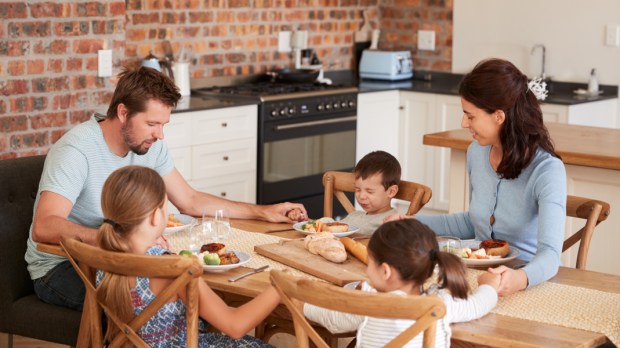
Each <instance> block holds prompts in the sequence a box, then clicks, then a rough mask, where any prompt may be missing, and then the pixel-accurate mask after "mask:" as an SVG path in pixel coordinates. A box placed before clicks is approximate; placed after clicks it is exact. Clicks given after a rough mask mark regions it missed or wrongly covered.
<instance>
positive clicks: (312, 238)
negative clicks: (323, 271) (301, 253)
mask: <svg viewBox="0 0 620 348" xmlns="http://www.w3.org/2000/svg"><path fill="white" fill-rule="evenodd" d="M304 247H305V248H306V249H308V251H310V252H311V253H312V254H315V255H320V256H322V257H323V258H325V259H326V260H328V261H331V262H335V263H342V262H344V261H345V260H346V259H347V252H346V250H345V249H344V245H342V243H341V242H340V241H339V240H338V239H336V238H335V237H334V235H333V234H331V233H329V232H321V233H317V234H312V235H309V236H306V238H305V239H304Z"/></svg>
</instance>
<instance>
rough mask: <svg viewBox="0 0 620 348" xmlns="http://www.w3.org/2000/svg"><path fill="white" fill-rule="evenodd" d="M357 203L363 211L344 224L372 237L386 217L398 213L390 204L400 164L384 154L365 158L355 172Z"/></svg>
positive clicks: (372, 153) (395, 191)
mask: <svg viewBox="0 0 620 348" xmlns="http://www.w3.org/2000/svg"><path fill="white" fill-rule="evenodd" d="M353 175H355V200H356V201H357V203H359V205H361V206H362V209H364V211H354V212H352V213H350V214H349V215H347V216H346V217H345V218H344V219H342V222H345V223H348V224H352V225H355V226H358V227H359V228H360V233H364V234H368V235H370V234H372V233H373V232H374V231H375V230H376V229H377V228H378V227H379V226H380V225H381V224H382V223H383V219H384V218H385V217H388V216H390V215H392V214H398V212H397V210H396V209H393V208H392V206H391V205H390V203H391V201H392V198H394V196H396V193H397V192H398V184H399V183H400V164H399V163H398V160H397V159H396V158H395V157H394V156H392V155H390V154H389V153H387V152H385V151H373V152H371V153H369V154H367V155H366V156H364V157H363V158H362V159H361V160H360V161H359V162H358V163H357V165H356V166H355V168H354V169H353Z"/></svg>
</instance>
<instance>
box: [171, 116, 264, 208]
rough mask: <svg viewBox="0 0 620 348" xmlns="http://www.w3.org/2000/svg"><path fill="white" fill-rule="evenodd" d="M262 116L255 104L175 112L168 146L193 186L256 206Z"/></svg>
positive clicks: (199, 189) (175, 161)
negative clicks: (257, 158) (259, 136)
mask: <svg viewBox="0 0 620 348" xmlns="http://www.w3.org/2000/svg"><path fill="white" fill-rule="evenodd" d="M257 115H258V112H257V109H256V106H255V105H249V106H239V107H231V108H222V109H211V110H200V111H188V112H180V113H174V114H172V116H171V117H170V123H169V124H167V125H166V127H165V128H164V134H165V142H166V144H167V145H168V149H169V151H170V155H171V156H172V159H173V160H174V163H175V166H176V168H177V169H178V170H179V172H180V173H181V174H182V175H183V177H184V178H185V179H186V180H187V181H188V183H189V184H190V185H191V186H192V187H193V188H195V189H197V190H198V191H202V192H207V193H211V194H214V195H217V196H220V197H225V198H227V199H230V200H234V201H242V202H247V203H255V202H256V153H257V148H256V146H257V119H258V116H257ZM170 211H171V212H176V211H177V209H176V208H174V207H172V206H170Z"/></svg>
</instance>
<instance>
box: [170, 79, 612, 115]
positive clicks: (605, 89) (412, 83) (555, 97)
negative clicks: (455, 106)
mask: <svg viewBox="0 0 620 348" xmlns="http://www.w3.org/2000/svg"><path fill="white" fill-rule="evenodd" d="M325 76H326V77H329V78H331V79H332V80H333V81H334V83H335V84H342V85H345V86H353V87H357V88H358V90H359V93H371V92H380V91H389V90H400V91H410V92H421V93H435V94H446V95H458V85H459V83H460V81H461V79H462V78H463V75H462V74H452V73H446V72H437V71H416V72H415V73H414V77H413V79H407V80H403V81H383V80H367V79H362V80H359V79H358V78H357V76H355V75H354V73H353V72H352V71H351V70H340V71H327V72H325ZM232 78H234V77H232ZM200 83H204V81H203V82H201V81H200V80H197V81H192V86H194V84H200ZM579 88H587V84H585V83H573V82H559V81H552V82H551V83H550V85H549V87H548V90H549V96H548V97H547V99H546V100H545V101H544V103H546V104H558V105H576V104H582V103H589V102H595V101H600V100H608V99H615V98H618V86H610V85H600V86H599V88H600V90H601V91H602V93H601V94H600V95H598V96H580V95H575V94H574V93H573V91H574V90H576V89H579ZM257 104H258V102H257V101H254V100H249V99H237V100H235V99H230V98H218V97H204V96H188V97H183V99H181V101H180V102H179V104H178V105H177V108H176V109H174V110H173V111H172V112H173V113H179V112H187V111H198V110H209V109H221V108H226V107H235V106H243V105H257Z"/></svg>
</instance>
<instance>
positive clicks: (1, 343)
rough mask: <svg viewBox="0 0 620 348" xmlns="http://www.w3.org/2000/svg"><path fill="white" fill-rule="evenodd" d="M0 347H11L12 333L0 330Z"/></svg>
mask: <svg viewBox="0 0 620 348" xmlns="http://www.w3.org/2000/svg"><path fill="white" fill-rule="evenodd" d="M0 348H13V334H10V333H4V332H0Z"/></svg>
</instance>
